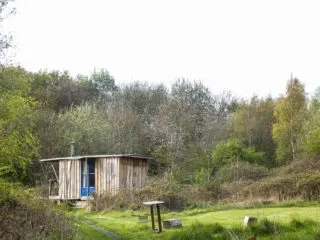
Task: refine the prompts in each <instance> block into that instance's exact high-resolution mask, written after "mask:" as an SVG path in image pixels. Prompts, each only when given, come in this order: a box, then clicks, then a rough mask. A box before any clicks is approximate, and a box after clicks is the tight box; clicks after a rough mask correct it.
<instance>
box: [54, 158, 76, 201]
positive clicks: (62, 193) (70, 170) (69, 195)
mask: <svg viewBox="0 0 320 240" xmlns="http://www.w3.org/2000/svg"><path fill="white" fill-rule="evenodd" d="M80 166H81V165H80V160H64V161H59V198H60V199H62V200H67V199H79V198H80V184H81V174H80Z"/></svg>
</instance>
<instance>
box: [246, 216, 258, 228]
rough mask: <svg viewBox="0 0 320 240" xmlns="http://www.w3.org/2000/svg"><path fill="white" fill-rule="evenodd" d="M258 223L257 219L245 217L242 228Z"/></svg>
mask: <svg viewBox="0 0 320 240" xmlns="http://www.w3.org/2000/svg"><path fill="white" fill-rule="evenodd" d="M257 221H258V218H257V217H250V216H245V217H244V220H243V224H244V226H249V225H250V224H252V223H256V222H257Z"/></svg>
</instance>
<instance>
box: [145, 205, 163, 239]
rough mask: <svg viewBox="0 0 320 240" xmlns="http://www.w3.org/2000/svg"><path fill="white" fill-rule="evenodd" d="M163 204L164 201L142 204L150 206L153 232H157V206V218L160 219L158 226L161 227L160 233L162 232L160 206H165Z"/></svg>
mask: <svg viewBox="0 0 320 240" xmlns="http://www.w3.org/2000/svg"><path fill="white" fill-rule="evenodd" d="M163 203H164V202H162V201H150V202H143V203H142V204H143V205H147V206H150V214H151V225H152V230H155V224H154V211H153V206H156V208H157V217H158V226H159V228H158V233H161V232H162V226H161V213H160V204H163Z"/></svg>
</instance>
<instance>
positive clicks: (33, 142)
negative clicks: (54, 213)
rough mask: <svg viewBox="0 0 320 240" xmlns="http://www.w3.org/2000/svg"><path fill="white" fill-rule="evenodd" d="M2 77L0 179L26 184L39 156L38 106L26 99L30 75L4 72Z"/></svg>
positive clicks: (9, 71) (16, 71)
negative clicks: (35, 112)
mask: <svg viewBox="0 0 320 240" xmlns="http://www.w3.org/2000/svg"><path fill="white" fill-rule="evenodd" d="M1 77H2V79H1V82H2V83H3V84H2V86H3V87H4V88H3V89H1V92H2V93H1V95H0V177H5V178H6V179H8V180H11V181H23V182H25V181H27V180H28V169H29V166H30V164H31V160H32V158H33V157H35V156H36V155H37V138H36V136H34V134H33V131H32V130H33V127H34V124H33V122H34V116H33V114H34V111H35V109H36V107H37V104H36V103H35V102H34V101H33V99H31V98H30V97H28V96H27V92H28V84H27V80H26V78H27V77H28V74H26V72H25V71H24V70H22V69H20V68H8V69H4V70H3V71H2V75H1ZM15 84H17V86H15Z"/></svg>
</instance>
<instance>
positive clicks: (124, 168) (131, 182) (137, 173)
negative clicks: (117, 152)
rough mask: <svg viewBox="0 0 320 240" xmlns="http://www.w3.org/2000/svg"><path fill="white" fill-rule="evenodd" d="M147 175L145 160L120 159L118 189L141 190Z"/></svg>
mask: <svg viewBox="0 0 320 240" xmlns="http://www.w3.org/2000/svg"><path fill="white" fill-rule="evenodd" d="M147 174H148V168H147V160H146V159H139V158H125V157H122V158H120V171H119V176H120V188H129V189H131V188H143V187H144V185H145V182H146V181H147Z"/></svg>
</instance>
